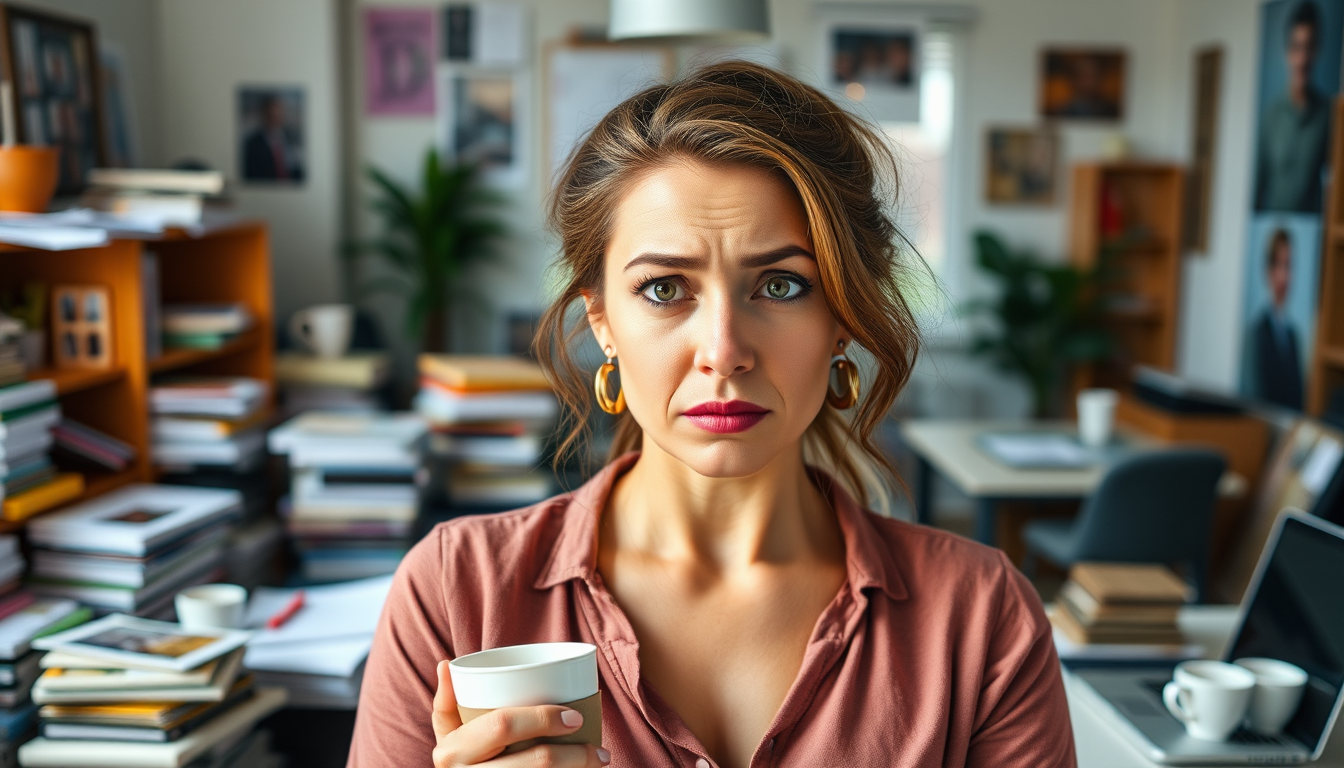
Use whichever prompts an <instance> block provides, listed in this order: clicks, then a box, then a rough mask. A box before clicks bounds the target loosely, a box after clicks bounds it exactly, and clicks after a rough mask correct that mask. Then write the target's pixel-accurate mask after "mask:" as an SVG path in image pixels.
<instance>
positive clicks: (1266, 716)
mask: <svg viewBox="0 0 1344 768" xmlns="http://www.w3.org/2000/svg"><path fill="white" fill-rule="evenodd" d="M1232 663H1233V664H1236V665H1237V666H1239V667H1243V668H1245V669H1249V670H1250V671H1251V674H1253V675H1255V693H1253V694H1251V706H1250V709H1249V711H1248V712H1247V714H1246V727H1247V728H1249V729H1250V730H1252V731H1254V732H1256V733H1258V734H1261V735H1263V736H1277V735H1278V734H1280V733H1282V732H1283V727H1284V726H1285V725H1287V724H1288V721H1289V720H1292V719H1293V715H1295V714H1297V706H1298V705H1299V704H1301V703H1302V693H1303V692H1304V691H1305V690H1306V689H1307V673H1306V671H1305V670H1303V669H1302V668H1301V667H1299V666H1297V665H1295V664H1289V663H1288V662H1286V661H1279V660H1278V659H1263V658H1246V659H1237V660H1236V661H1234V662H1232Z"/></svg>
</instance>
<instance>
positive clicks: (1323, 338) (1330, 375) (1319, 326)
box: [1307, 97, 1344, 416]
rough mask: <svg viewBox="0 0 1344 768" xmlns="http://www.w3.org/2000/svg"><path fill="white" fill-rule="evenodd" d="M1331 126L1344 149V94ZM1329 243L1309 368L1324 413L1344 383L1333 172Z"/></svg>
mask: <svg viewBox="0 0 1344 768" xmlns="http://www.w3.org/2000/svg"><path fill="white" fill-rule="evenodd" d="M1334 117H1335V122H1334V124H1333V128H1332V129H1331V130H1332V132H1333V135H1332V136H1331V137H1330V143H1331V152H1332V153H1333V154H1332V156H1333V157H1341V155H1340V154H1339V153H1340V152H1344V124H1341V123H1340V122H1339V121H1340V120H1341V119H1344V97H1341V98H1339V99H1336V100H1335V115H1334ZM1324 214H1325V215H1324V216H1322V219H1323V220H1324V221H1323V222H1322V223H1323V224H1324V226H1325V232H1326V237H1325V247H1324V248H1323V249H1322V250H1321V287H1320V306H1319V309H1318V310H1317V314H1316V338H1315V341H1314V342H1313V344H1312V350H1311V367H1310V369H1309V370H1308V372H1307V412H1308V413H1310V414H1312V415H1313V416H1320V415H1322V414H1323V413H1325V409H1326V408H1327V407H1328V406H1329V405H1330V401H1331V400H1332V399H1333V398H1334V395H1335V393H1336V392H1337V391H1338V390H1339V389H1340V388H1341V387H1344V306H1340V305H1341V304H1342V303H1344V263H1341V262H1342V261H1344V174H1340V173H1332V174H1330V182H1329V185H1328V186H1327V189H1326V200H1325V211H1324Z"/></svg>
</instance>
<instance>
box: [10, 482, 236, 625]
mask: <svg viewBox="0 0 1344 768" xmlns="http://www.w3.org/2000/svg"><path fill="white" fill-rule="evenodd" d="M238 508H239V494H238V492H237V491H230V490H222V489H207V488H185V487H179V486H166V485H130V486H126V487H124V488H121V489H118V490H116V491H112V492H111V493H108V494H105V495H103V496H99V497H97V498H94V499H91V500H89V501H85V502H83V503H81V504H77V505H75V506H73V507H69V508H66V509H64V510H61V511H58V512H55V513H52V514H50V515H44V516H42V517H39V518H37V519H35V520H33V521H32V522H31V523H30V524H29V525H28V539H29V542H30V543H31V544H32V545H33V553H32V560H33V564H32V574H31V576H30V577H29V579H28V582H29V587H30V589H32V590H33V592H35V593H37V594H39V595H43V596H47V597H62V598H69V599H72V600H78V601H80V602H81V603H85V604H87V605H89V606H91V607H92V608H94V609H95V611H97V612H99V613H109V612H113V611H123V612H127V613H134V614H136V615H139V616H154V617H161V616H168V615H171V614H172V611H173V607H172V601H173V596H174V595H175V594H176V593H177V592H178V591H179V590H181V589H184V588H186V587H188V586H191V585H193V584H199V583H203V582H208V581H217V580H218V579H219V578H220V577H222V576H223V575H224V570H223V549H224V544H225V540H226V538H227V536H228V533H229V529H230V526H231V524H232V522H233V520H234V518H235V517H236V516H237V514H238Z"/></svg>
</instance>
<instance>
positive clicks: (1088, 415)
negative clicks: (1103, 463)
mask: <svg viewBox="0 0 1344 768" xmlns="http://www.w3.org/2000/svg"><path fill="white" fill-rule="evenodd" d="M1118 402H1120V393H1119V392H1116V391H1115V390H1114V389H1084V390H1083V391H1082V392H1079V393H1078V439H1079V440H1081V441H1082V443H1083V445H1086V446H1088V447H1089V448H1100V447H1102V446H1103V445H1106V444H1107V443H1109V442H1110V441H1111V432H1112V431H1113V430H1114V429H1115V405H1116V403H1118Z"/></svg>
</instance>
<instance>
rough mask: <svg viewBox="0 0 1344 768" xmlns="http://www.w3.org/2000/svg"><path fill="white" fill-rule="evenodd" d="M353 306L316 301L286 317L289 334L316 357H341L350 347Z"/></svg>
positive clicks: (295, 341)
mask: <svg viewBox="0 0 1344 768" xmlns="http://www.w3.org/2000/svg"><path fill="white" fill-rule="evenodd" d="M354 319H355V309H354V307H352V306H350V305H349V304H318V305H317V306H315V307H309V308H307V309H301V310H299V311H298V312H295V313H294V314H293V315H292V316H290V318H289V336H290V338H291V339H293V340H294V343H295V344H298V345H299V346H301V347H306V348H307V349H308V350H309V351H310V352H312V353H313V354H315V355H317V356H318V357H340V356H341V355H344V354H345V351H346V350H347V349H349V347H350V331H351V328H352V326H353V325H354Z"/></svg>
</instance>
